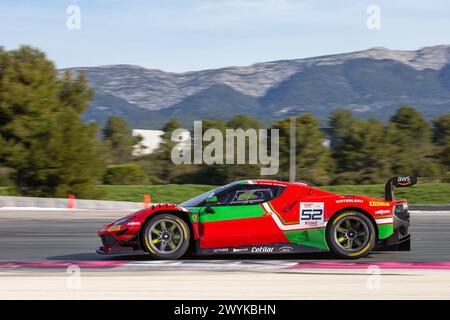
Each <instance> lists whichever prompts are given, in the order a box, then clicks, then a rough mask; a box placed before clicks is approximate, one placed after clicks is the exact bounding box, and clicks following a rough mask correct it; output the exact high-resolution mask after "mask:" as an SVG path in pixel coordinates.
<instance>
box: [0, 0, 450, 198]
mask: <svg viewBox="0 0 450 320" xmlns="http://www.w3.org/2000/svg"><path fill="white" fill-rule="evenodd" d="M449 11H450V7H449V6H448V4H447V3H446V2H445V1H437V0H434V1H428V2H427V3H426V5H425V4H424V3H423V2H420V1H396V2H395V3H392V2H388V1H377V3H372V2H369V1H359V2H358V4H356V5H355V4H351V3H350V2H346V1H333V2H331V1H306V0H305V1H303V0H299V1H293V0H292V1H291V0H261V1H254V0H219V1H207V0H193V1H139V0H132V1H127V2H121V1H114V0H102V1H100V0H95V1H58V2H55V1H39V2H35V1H10V0H5V1H2V3H1V4H0V33H1V35H2V37H1V43H0V45H2V47H1V48H0V194H1V195H26V196H39V197H67V195H68V194H75V195H76V197H77V198H88V199H89V198H90V199H107V200H126V201H141V200H142V196H143V194H146V193H149V194H151V195H152V201H154V202H180V201H183V200H185V199H187V198H190V197H192V196H194V195H196V194H199V193H201V192H204V191H206V190H209V189H211V188H213V187H214V186H215V185H222V184H225V183H228V182H231V181H234V180H239V179H256V178H269V179H280V180H287V179H288V177H289V172H288V171H289V132H290V119H289V117H292V116H294V117H295V118H296V124H297V128H296V154H297V157H296V173H297V175H296V176H297V180H298V181H303V182H307V183H310V184H313V185H320V186H324V189H328V190H331V191H336V192H342V193H362V194H369V195H373V196H378V197H381V196H382V192H383V187H382V183H383V182H385V181H386V180H387V178H388V177H390V176H393V175H418V176H420V177H421V179H420V181H421V183H422V184H421V185H419V186H417V187H414V188H410V189H408V190H404V191H403V190H400V191H399V192H398V194H399V195H400V196H407V197H408V200H409V201H410V202H412V203H421V204H422V203H450V184H449V182H450V34H449V33H448V30H449V28H450V21H449V19H448V16H449V14H450V12H449ZM195 120H203V130H206V129H208V128H216V129H219V130H220V131H221V132H225V130H226V129H227V128H229V129H236V128H243V129H251V128H253V129H260V128H268V129H270V128H273V129H279V130H280V170H279V172H278V174H277V175H275V176H270V177H268V176H262V177H261V176H260V167H261V166H260V165H204V164H203V165H178V166H176V165H174V164H173V162H172V161H171V152H172V149H173V148H174V146H175V144H176V143H175V142H172V141H171V139H170V137H171V133H172V131H173V130H175V129H177V128H186V129H187V130H192V127H193V121H195ZM205 145H206V144H205ZM419 187H420V190H418V189H417V188H419ZM419 191H420V192H419ZM425 195H426V196H425Z"/></svg>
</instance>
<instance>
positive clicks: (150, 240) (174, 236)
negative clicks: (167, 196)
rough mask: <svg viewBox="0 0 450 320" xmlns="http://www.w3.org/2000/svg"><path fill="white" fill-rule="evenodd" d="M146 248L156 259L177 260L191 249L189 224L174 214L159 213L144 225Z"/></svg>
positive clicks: (144, 243)
mask: <svg viewBox="0 0 450 320" xmlns="http://www.w3.org/2000/svg"><path fill="white" fill-rule="evenodd" d="M142 240H143V241H142V245H143V247H144V250H145V251H146V252H148V253H149V254H150V256H152V257H153V258H156V259H167V260H175V259H179V258H181V257H183V256H184V255H185V254H186V252H187V251H188V249H189V243H190V241H191V234H190V230H189V226H188V224H187V223H186V222H185V221H184V220H183V219H181V218H180V217H178V216H175V215H173V214H166V213H163V214H158V215H157V216H155V217H153V218H151V219H150V220H149V221H148V222H147V223H146V224H145V226H144V229H143V233H142Z"/></svg>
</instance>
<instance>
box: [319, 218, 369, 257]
mask: <svg viewBox="0 0 450 320" xmlns="http://www.w3.org/2000/svg"><path fill="white" fill-rule="evenodd" d="M330 223H331V225H330V226H329V227H328V228H327V242H328V246H329V247H330V249H331V251H332V252H333V253H334V254H336V255H338V256H340V257H343V258H349V259H357V258H361V257H365V256H367V255H368V254H369V253H370V251H371V250H372V249H373V247H374V246H375V227H374V225H373V223H372V222H371V221H370V219H369V218H367V217H366V216H365V215H364V214H363V213H361V212H358V211H350V210H349V211H343V212H340V213H338V214H337V215H336V216H334V217H333V218H332V219H331V221H330Z"/></svg>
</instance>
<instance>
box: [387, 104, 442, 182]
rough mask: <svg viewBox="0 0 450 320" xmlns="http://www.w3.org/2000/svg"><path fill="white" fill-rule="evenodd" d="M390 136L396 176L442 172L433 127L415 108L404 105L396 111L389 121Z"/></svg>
mask: <svg viewBox="0 0 450 320" xmlns="http://www.w3.org/2000/svg"><path fill="white" fill-rule="evenodd" d="M387 138H388V141H389V144H390V147H389V148H390V153H391V157H392V166H391V169H392V171H393V173H394V174H395V175H418V176H430V177H436V176H438V175H439V173H440V170H439V166H438V165H437V163H436V159H435V158H434V154H435V150H434V146H433V144H432V140H431V138H432V131H431V128H430V126H429V124H428V123H427V122H426V121H425V119H424V118H423V117H422V115H421V114H420V113H419V112H417V111H416V110H415V109H413V108H411V107H407V106H403V107H400V108H399V109H398V110H397V112H396V113H395V114H394V115H393V116H392V118H391V120H390V122H389V124H388V130H387Z"/></svg>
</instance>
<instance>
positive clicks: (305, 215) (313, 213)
mask: <svg viewBox="0 0 450 320" xmlns="http://www.w3.org/2000/svg"><path fill="white" fill-rule="evenodd" d="M323 209H324V203H323V202H303V203H301V204H300V224H301V225H304V226H317V225H320V224H322V223H323Z"/></svg>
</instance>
